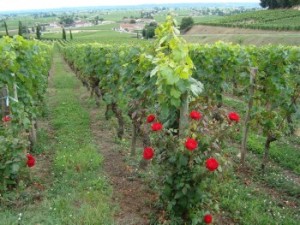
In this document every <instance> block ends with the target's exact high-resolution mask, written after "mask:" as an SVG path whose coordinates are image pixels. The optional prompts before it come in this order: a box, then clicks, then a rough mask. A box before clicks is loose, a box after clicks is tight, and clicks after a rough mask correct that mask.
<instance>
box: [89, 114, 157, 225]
mask: <svg viewBox="0 0 300 225" xmlns="http://www.w3.org/2000/svg"><path fill="white" fill-rule="evenodd" d="M100 113H102V112H100ZM98 114H99V110H98V109H92V110H91V112H90V115H91V130H92V133H93V136H94V139H95V141H96V144H97V145H98V146H99V149H100V151H101V154H102V155H103V156H104V171H105V173H106V174H107V175H108V177H109V180H110V183H111V185H112V186H113V200H114V203H115V204H117V205H119V210H118V211H117V214H116V215H115V221H116V224H120V225H125V224H126V225H138V224H140V225H142V224H149V221H148V218H149V214H150V212H151V209H150V206H149V204H147V203H149V200H150V199H151V198H152V196H151V193H149V191H148V190H147V189H148V188H147V187H146V186H145V184H143V182H142V181H141V180H140V179H138V178H136V177H135V178H134V179H133V178H132V177H133V174H132V171H131V168H130V167H129V166H128V165H126V163H125V162H124V156H123V155H122V154H120V152H118V151H117V148H118V146H117V145H118V144H116V143H115V142H114V140H115V134H114V132H112V131H111V126H110V124H109V123H110V122H109V121H104V116H103V117H102V119H101V120H99V119H98V116H97V115H98ZM102 114H103V115H104V113H102Z"/></svg>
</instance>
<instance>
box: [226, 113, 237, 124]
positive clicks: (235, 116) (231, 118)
mask: <svg viewBox="0 0 300 225" xmlns="http://www.w3.org/2000/svg"><path fill="white" fill-rule="evenodd" d="M228 118H229V119H230V120H231V121H235V122H237V123H238V122H239V121H240V116H239V114H237V113H236V112H230V113H228Z"/></svg>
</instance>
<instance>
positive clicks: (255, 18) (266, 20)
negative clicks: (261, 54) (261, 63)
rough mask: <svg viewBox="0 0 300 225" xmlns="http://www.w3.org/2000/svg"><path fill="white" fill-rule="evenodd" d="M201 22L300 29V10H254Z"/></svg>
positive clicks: (254, 27) (270, 28)
mask: <svg viewBox="0 0 300 225" xmlns="http://www.w3.org/2000/svg"><path fill="white" fill-rule="evenodd" d="M199 24H202V25H213V26H225V27H242V28H251V29H263V30H300V11H299V10H291V9H276V10H261V11H253V12H247V13H241V14H237V15H232V16H225V17H222V18H219V19H216V20H213V21H209V22H203V23H199Z"/></svg>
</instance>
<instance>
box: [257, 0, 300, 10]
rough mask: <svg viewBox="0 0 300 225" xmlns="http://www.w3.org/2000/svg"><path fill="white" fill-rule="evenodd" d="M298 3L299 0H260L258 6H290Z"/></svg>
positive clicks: (271, 7) (272, 7) (270, 7)
mask: <svg viewBox="0 0 300 225" xmlns="http://www.w3.org/2000/svg"><path fill="white" fill-rule="evenodd" d="M297 5H300V0H260V6H261V7H263V8H269V9H277V8H291V7H293V6H297Z"/></svg>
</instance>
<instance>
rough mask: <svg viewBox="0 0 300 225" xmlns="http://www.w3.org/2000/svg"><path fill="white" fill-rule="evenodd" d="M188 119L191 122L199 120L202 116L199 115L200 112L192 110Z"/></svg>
mask: <svg viewBox="0 0 300 225" xmlns="http://www.w3.org/2000/svg"><path fill="white" fill-rule="evenodd" d="M190 117H191V118H192V119H193V120H200V119H201V117H202V115H201V113H200V112H198V111H195V110H193V111H192V112H191V113H190Z"/></svg>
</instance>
